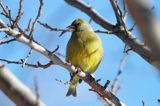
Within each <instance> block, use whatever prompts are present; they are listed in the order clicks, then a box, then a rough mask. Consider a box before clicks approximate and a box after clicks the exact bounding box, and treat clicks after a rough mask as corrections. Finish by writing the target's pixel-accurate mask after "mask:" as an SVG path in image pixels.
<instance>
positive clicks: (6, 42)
mask: <svg viewBox="0 0 160 106" xmlns="http://www.w3.org/2000/svg"><path fill="white" fill-rule="evenodd" d="M13 41H16V39H14V38H13V39H10V40H7V41H3V40H0V45H3V44H8V43H10V42H13Z"/></svg>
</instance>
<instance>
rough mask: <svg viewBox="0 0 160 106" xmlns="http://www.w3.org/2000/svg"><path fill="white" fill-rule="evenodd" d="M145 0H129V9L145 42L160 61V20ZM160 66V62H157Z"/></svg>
mask: <svg viewBox="0 0 160 106" xmlns="http://www.w3.org/2000/svg"><path fill="white" fill-rule="evenodd" d="M146 2H147V1H145V0H129V1H128V0H127V5H128V7H129V10H130V12H131V14H132V16H133V18H134V19H135V21H136V23H137V25H138V26H139V28H140V31H141V33H142V36H143V38H144V40H145V43H146V44H147V45H148V46H149V47H150V48H151V50H152V51H153V53H154V55H155V56H154V57H156V58H157V60H159V61H160V30H159V27H160V22H159V21H158V20H157V19H156V18H155V16H154V15H153V13H152V11H151V9H150V8H149V6H148V5H147V3H146ZM157 65H158V66H159V67H160V64H157Z"/></svg>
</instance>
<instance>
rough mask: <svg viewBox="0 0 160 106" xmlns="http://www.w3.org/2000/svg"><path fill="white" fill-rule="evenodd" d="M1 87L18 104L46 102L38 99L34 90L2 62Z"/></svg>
mask: <svg viewBox="0 0 160 106" xmlns="http://www.w3.org/2000/svg"><path fill="white" fill-rule="evenodd" d="M0 89H1V90H2V91H3V92H4V93H5V94H6V95H7V96H8V97H9V98H10V99H11V100H12V101H14V103H16V105H17V106H44V103H43V102H42V101H40V100H37V99H36V96H35V95H34V94H33V92H32V91H31V90H30V89H29V88H27V87H26V86H25V85H24V84H23V83H21V82H20V81H19V80H18V79H17V78H16V77H15V76H14V75H13V74H12V73H11V72H10V71H9V69H7V68H6V67H5V66H4V65H2V64H0ZM37 102H38V105H37Z"/></svg>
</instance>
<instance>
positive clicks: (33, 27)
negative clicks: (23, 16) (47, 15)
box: [29, 0, 43, 38]
mask: <svg viewBox="0 0 160 106" xmlns="http://www.w3.org/2000/svg"><path fill="white" fill-rule="evenodd" d="M39 3H40V4H39V9H38V14H37V16H36V18H35V20H34V21H33V24H32V28H31V31H30V33H29V37H30V38H31V37H32V33H33V31H34V29H35V26H36V23H37V21H38V20H39V18H40V16H41V12H42V6H43V0H39Z"/></svg>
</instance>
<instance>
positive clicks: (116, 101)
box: [0, 19, 124, 106]
mask: <svg viewBox="0 0 160 106" xmlns="http://www.w3.org/2000/svg"><path fill="white" fill-rule="evenodd" d="M0 26H1V27H2V28H7V30H6V31H5V33H6V34H8V35H9V36H12V37H14V38H15V39H16V40H17V41H19V42H21V43H23V44H25V45H27V46H29V47H30V48H31V49H33V50H35V51H37V52H39V53H41V54H43V55H44V56H46V57H47V58H48V59H49V60H51V61H52V62H53V63H54V64H56V65H60V66H62V67H64V68H65V69H67V70H68V71H69V72H70V73H77V75H78V76H79V77H80V78H81V79H82V80H84V81H85V82H86V83H88V84H89V85H90V86H91V88H92V89H93V90H94V91H95V92H96V93H98V94H99V95H100V96H101V97H103V98H104V99H108V100H109V101H111V102H112V103H114V104H115V105H116V106H124V105H122V102H121V101H120V100H119V99H118V98H117V97H116V96H115V95H114V94H112V93H111V92H110V91H109V90H108V89H105V88H104V87H103V86H102V85H100V84H99V83H98V82H97V81H96V80H95V79H94V78H93V77H92V76H90V75H88V74H85V73H84V72H83V71H80V70H77V69H75V67H74V66H71V65H69V64H68V63H66V62H64V61H62V60H61V59H60V58H59V57H57V56H56V55H55V54H53V53H52V52H50V51H49V50H47V49H46V48H44V47H42V46H41V45H39V44H38V43H36V42H35V41H33V40H32V39H29V38H27V37H26V36H25V35H23V33H22V34H21V33H20V32H18V31H16V30H13V29H11V28H10V27H8V26H7V25H6V24H5V23H4V22H3V21H2V20H1V19H0Z"/></svg>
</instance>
